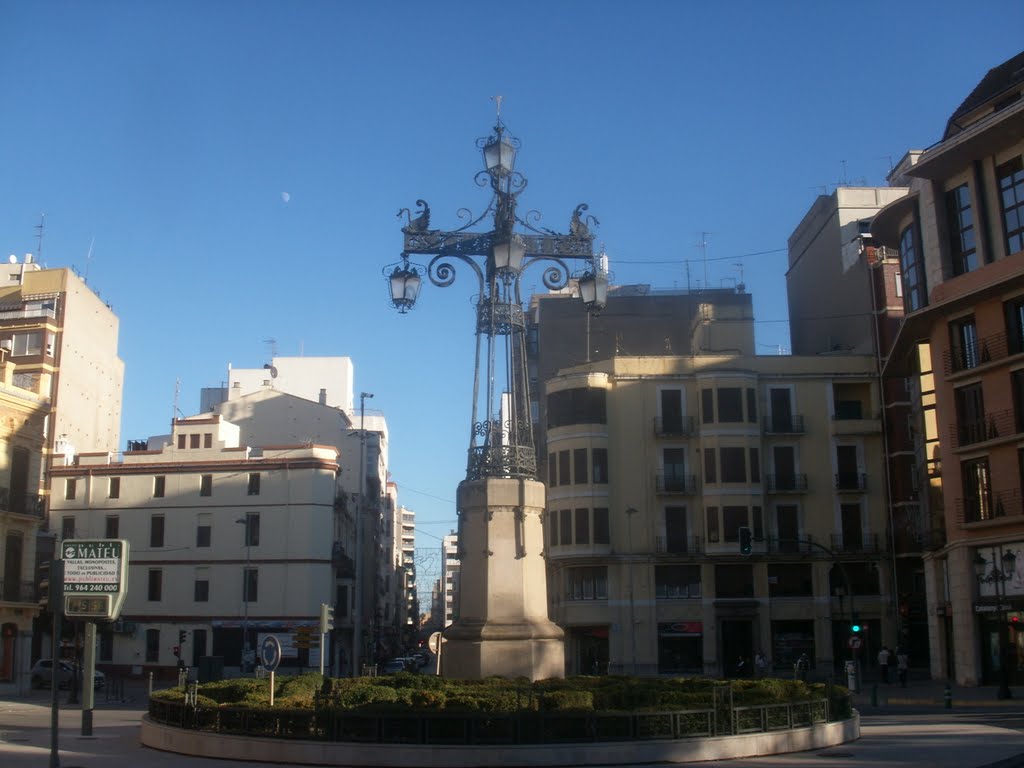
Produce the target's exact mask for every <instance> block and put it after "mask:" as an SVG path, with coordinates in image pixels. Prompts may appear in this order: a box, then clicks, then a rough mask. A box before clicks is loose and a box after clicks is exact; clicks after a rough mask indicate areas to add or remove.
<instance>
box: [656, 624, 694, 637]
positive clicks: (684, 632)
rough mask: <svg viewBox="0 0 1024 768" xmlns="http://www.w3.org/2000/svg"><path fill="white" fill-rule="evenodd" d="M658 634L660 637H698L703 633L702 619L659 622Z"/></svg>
mask: <svg viewBox="0 0 1024 768" xmlns="http://www.w3.org/2000/svg"><path fill="white" fill-rule="evenodd" d="M658 634H659V635H661V636H662V637H700V636H701V635H703V634H704V622H703V621H676V622H673V623H672V624H659V625H658Z"/></svg>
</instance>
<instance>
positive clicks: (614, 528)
mask: <svg viewBox="0 0 1024 768" xmlns="http://www.w3.org/2000/svg"><path fill="white" fill-rule="evenodd" d="M722 314H724V315H725V316H726V317H727V318H729V319H730V321H731V322H727V323H726V324H724V325H720V326H718V327H715V325H714V323H715V312H713V311H711V309H710V308H708V309H707V310H706V311H702V312H699V313H698V314H697V316H696V317H695V318H694V320H693V323H692V325H691V330H692V333H693V336H694V343H693V346H694V348H695V349H700V348H702V347H703V346H706V345H705V344H704V343H703V342H701V339H708V338H715V339H717V341H716V343H720V344H726V343H728V344H729V345H730V346H732V347H733V348H736V349H744V348H746V349H747V350H749V349H750V347H751V346H752V339H753V331H752V321H751V320H750V318H746V322H742V321H738V320H737V319H733V318H730V315H729V313H728V312H719V315H722ZM729 335H732V337H733V338H732V340H731V341H728V338H727V337H728V336H729ZM880 407H881V400H880V395H879V389H878V384H877V374H876V362H875V359H874V357H872V356H860V355H843V356H840V357H825V356H813V357H811V356H808V357H786V356H774V355H773V356H763V357H759V356H753V355H750V354H696V355H692V356H685V357H678V356H665V357H653V356H651V357H625V356H616V357H613V358H611V359H610V360H607V361H602V362H599V363H593V364H591V365H582V366H577V367H575V368H570V369H566V370H563V371H562V372H561V373H560V374H559V375H558V376H556V377H554V378H552V379H550V380H549V381H548V382H547V386H546V409H545V410H546V445H547V451H548V454H547V487H548V494H547V512H546V515H545V517H546V520H545V528H546V545H547V558H548V563H549V581H550V587H549V600H550V601H551V603H552V614H551V615H552V617H553V618H554V619H555V620H556V621H557V622H558V624H559V625H560V626H562V627H563V628H564V629H565V631H566V651H567V657H568V658H567V663H566V672H567V673H570V674H571V673H592V672H605V671H607V672H610V673H625V674H633V673H636V674H641V675H653V674H659V673H664V674H668V673H671V674H679V673H690V674H693V673H697V674H710V675H723V674H724V675H733V674H743V673H744V672H745V671H746V670H744V669H739V670H738V669H737V666H738V662H739V660H740V659H741V658H743V659H745V660H746V662H745V664H746V665H747V668H749V664H750V663H751V660H752V659H753V657H754V655H755V654H756V653H757V652H759V651H760V652H764V653H765V654H766V655H767V656H768V658H769V659H770V660H771V663H772V665H773V666H774V668H775V669H776V670H777V671H779V672H781V673H788V672H791V671H792V665H793V663H794V662H795V661H796V660H797V659H798V658H799V657H800V655H801V654H807V656H808V658H809V659H810V661H811V664H812V666H813V668H814V672H813V673H812V674H818V675H823V674H828V673H830V672H831V671H832V669H833V665H838V664H840V662H841V661H843V660H844V659H846V658H848V657H849V653H850V652H849V651H848V650H847V644H848V643H847V641H848V639H849V636H850V624H851V619H852V617H853V615H854V614H855V615H856V617H857V619H858V621H859V623H860V624H861V625H864V626H865V627H866V628H867V629H866V630H865V631H864V633H863V635H864V638H865V640H866V647H865V648H864V649H863V650H862V653H863V654H865V655H864V656H863V657H862V658H873V657H872V656H870V655H869V654H872V653H874V652H875V651H876V650H877V646H878V644H879V643H880V642H881V638H884V637H888V636H889V635H890V633H891V632H892V631H893V628H892V621H891V614H890V612H889V610H888V608H887V606H888V601H889V598H890V596H889V584H890V583H891V579H890V573H891V572H890V564H889V559H888V558H887V557H886V556H885V551H886V547H887V537H886V525H887V520H886V507H885V490H884V483H883V475H884V462H883V458H882V451H881V423H880V418H879V412H880ZM744 527H746V528H749V529H750V531H751V534H752V539H753V544H752V552H751V554H750V555H749V556H745V555H743V554H741V553H740V546H739V538H740V530H741V528H744Z"/></svg>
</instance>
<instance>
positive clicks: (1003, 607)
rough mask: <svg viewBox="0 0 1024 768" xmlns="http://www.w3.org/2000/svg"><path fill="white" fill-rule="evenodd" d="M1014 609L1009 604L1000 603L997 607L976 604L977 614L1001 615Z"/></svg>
mask: <svg viewBox="0 0 1024 768" xmlns="http://www.w3.org/2000/svg"><path fill="white" fill-rule="evenodd" d="M1012 609H1013V606H1012V605H1010V604H1009V603H999V604H998V605H995V604H993V603H975V604H974V612H975V613H1000V612H1002V611H1009V610H1012Z"/></svg>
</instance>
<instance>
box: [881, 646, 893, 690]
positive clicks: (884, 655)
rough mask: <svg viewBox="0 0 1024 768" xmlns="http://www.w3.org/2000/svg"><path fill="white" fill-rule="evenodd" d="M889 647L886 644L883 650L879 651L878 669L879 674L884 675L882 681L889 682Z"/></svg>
mask: <svg viewBox="0 0 1024 768" xmlns="http://www.w3.org/2000/svg"><path fill="white" fill-rule="evenodd" d="M890 655H891V654H890V653H889V649H888V648H887V647H886V646H884V645H883V646H882V650H880V651H879V652H878V669H879V674H880V675H881V676H882V682H883V683H888V682H889V656H890Z"/></svg>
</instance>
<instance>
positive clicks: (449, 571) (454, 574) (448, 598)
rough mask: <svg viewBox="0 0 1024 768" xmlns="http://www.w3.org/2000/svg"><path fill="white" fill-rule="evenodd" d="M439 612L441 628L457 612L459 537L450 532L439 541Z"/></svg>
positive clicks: (455, 615) (459, 574)
mask: <svg viewBox="0 0 1024 768" xmlns="http://www.w3.org/2000/svg"><path fill="white" fill-rule="evenodd" d="M441 563H442V566H441V567H442V569H443V570H442V572H441V592H440V598H441V612H440V615H441V616H443V617H444V620H443V622H442V626H444V627H447V626H448V625H449V624H451V623H452V622H453V621H455V619H456V618H458V610H459V578H460V576H461V567H460V562H459V537H458V534H456V533H455V531H452V532H451V533H449V534H448V535H447V536H445V537H444V539H443V540H442V541H441Z"/></svg>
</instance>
